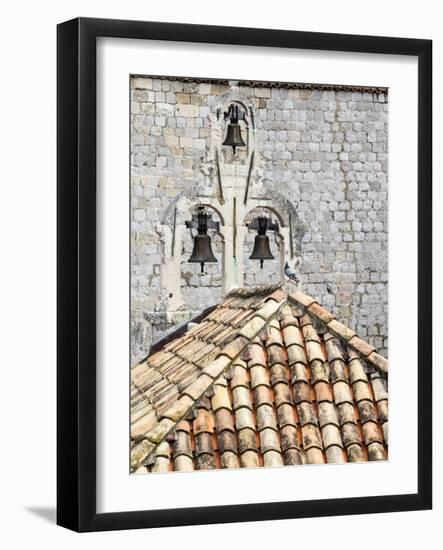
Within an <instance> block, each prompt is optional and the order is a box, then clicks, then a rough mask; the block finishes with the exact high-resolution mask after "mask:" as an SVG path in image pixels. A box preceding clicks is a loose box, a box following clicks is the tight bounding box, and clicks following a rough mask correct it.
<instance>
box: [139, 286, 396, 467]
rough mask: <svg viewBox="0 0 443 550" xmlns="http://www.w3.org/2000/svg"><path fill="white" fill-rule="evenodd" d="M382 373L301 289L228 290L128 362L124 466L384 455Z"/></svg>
mask: <svg viewBox="0 0 443 550" xmlns="http://www.w3.org/2000/svg"><path fill="white" fill-rule="evenodd" d="M387 374H388V363H387V360H386V359H385V358H384V357H382V356H381V355H379V354H378V353H377V352H376V350H375V349H374V348H373V347H372V346H370V345H369V344H368V343H367V342H365V341H364V340H362V339H361V338H359V337H358V336H357V335H356V334H355V333H354V332H353V331H352V330H350V329H349V328H347V327H346V326H345V325H343V324H341V323H340V322H338V321H337V320H336V319H335V318H334V316H333V315H332V314H331V313H330V312H329V311H327V310H326V309H324V308H323V307H321V305H320V304H318V303H317V302H316V301H315V300H314V299H313V298H311V297H310V296H307V295H306V294H304V293H303V292H301V291H300V290H297V291H295V292H286V291H284V290H283V289H282V288H276V287H266V288H263V287H261V288H257V289H242V290H237V291H235V292H233V293H231V294H230V295H228V297H227V298H226V299H225V300H224V301H223V302H222V303H221V304H220V305H219V306H218V307H217V308H216V309H215V310H214V311H212V312H211V313H210V314H209V315H208V316H207V317H205V318H204V319H203V320H202V321H201V322H200V323H199V324H197V325H196V326H194V327H193V328H191V329H190V330H188V331H187V332H185V333H184V334H183V335H182V336H181V337H179V338H177V339H175V340H173V341H171V342H169V343H168V344H167V345H165V346H164V347H163V349H161V350H159V351H157V352H156V353H154V354H153V355H151V356H150V357H148V359H147V360H145V361H143V362H142V363H139V364H138V365H136V366H135V367H133V369H132V376H131V379H132V387H131V469H132V471H135V472H136V473H145V472H148V471H152V472H163V471H171V470H194V469H198V470H201V469H208V468H238V467H258V466H283V465H291V464H304V463H315V464H319V463H326V462H347V461H365V460H385V459H386V458H387V444H388V394H387Z"/></svg>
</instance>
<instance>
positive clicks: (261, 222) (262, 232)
mask: <svg viewBox="0 0 443 550" xmlns="http://www.w3.org/2000/svg"><path fill="white" fill-rule="evenodd" d="M257 221H258V233H257V235H256V236H255V241H254V249H253V251H252V254H251V255H250V256H249V259H250V260H260V268H261V269H263V260H273V259H274V256H273V255H272V252H271V249H270V247H269V237H268V236H267V235H266V229H267V227H268V219H267V218H265V217H264V216H259V217H258V218H257Z"/></svg>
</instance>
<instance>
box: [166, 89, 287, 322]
mask: <svg viewBox="0 0 443 550" xmlns="http://www.w3.org/2000/svg"><path fill="white" fill-rule="evenodd" d="M214 99H215V100H216V101H215V102H214V104H213V108H212V111H211V112H210V114H209V115H208V119H207V124H208V128H209V140H208V142H209V146H208V149H207V150H206V152H205V157H204V159H203V162H202V165H203V167H202V169H201V171H202V173H201V177H200V180H201V181H200V182H199V184H196V185H194V186H192V187H191V188H187V189H185V190H184V191H183V192H182V193H180V194H179V195H178V196H176V197H175V198H174V199H173V200H172V201H171V203H170V204H169V206H168V208H167V209H166V211H165V212H164V215H163V218H162V221H161V223H160V224H159V226H158V228H157V232H158V233H159V235H160V237H161V241H162V244H163V257H162V265H161V287H162V295H163V301H166V303H167V308H166V309H167V314H168V316H169V317H170V321H171V322H173V321H174V322H175V323H177V322H179V321H185V320H186V319H187V318H189V313H188V308H187V306H186V301H185V299H184V297H183V295H182V291H181V286H180V277H181V269H182V263H183V261H186V262H190V263H191V264H192V263H194V264H195V263H196V264H200V268H201V270H199V271H200V276H202V277H204V276H205V266H206V264H207V263H211V264H212V263H214V262H218V263H217V264H216V267H217V272H218V273H219V274H220V275H221V295H222V296H224V295H226V294H227V293H228V292H229V291H230V290H232V289H233V288H238V287H243V286H244V273H245V265H244V248H245V246H246V237H247V235H248V232H250V231H251V230H253V231H255V232H256V233H257V234H256V237H255V246H254V250H253V251H252V254H251V255H250V256H249V258H250V259H251V260H257V261H259V262H260V264H261V266H263V263H264V262H277V261H278V262H279V270H278V273H279V277H280V280H283V278H284V265H285V262H286V261H289V263H290V264H291V265H293V264H294V263H295V262H296V260H297V254H298V251H297V246H296V243H295V239H294V231H293V226H294V224H295V223H296V219H297V212H296V207H295V206H294V204H293V203H292V201H291V200H290V198H289V197H286V196H284V195H282V194H281V193H279V192H277V191H276V189H275V187H276V183H277V182H273V181H269V179H266V178H265V177H264V170H263V166H262V160H261V155H260V151H259V148H258V147H257V121H256V117H255V107H254V99H253V98H250V97H248V96H246V95H245V94H243V93H241V92H240V90H239V88H238V86H237V83H236V82H232V81H231V82H230V89H229V91H228V92H226V93H225V94H222V95H220V96H217V97H215V98H214ZM185 231H191V234H192V238H193V248H192V253H191V254H190V255H188V257H186V258H183V254H182V251H183V239H184V238H185ZM215 235H217V236H218V237H219V238H220V240H221V243H222V252H221V258H220V260H217V258H216V257H215V256H214V253H213V250H212V240H213V238H214V236H215ZM270 237H272V238H273V241H272V242H273V243H274V241H275V245H274V244H273V246H274V250H275V249H277V251H278V259H277V258H276V257H274V255H273V254H272V252H271V250H270V244H269V243H270V241H269V238H270ZM275 247H276V248H275ZM273 282H278V281H276V280H274V281H273ZM196 292H198V290H196ZM207 305H211V304H209V303H208V304H207ZM187 316H188V317H187ZM181 317H182V318H181Z"/></svg>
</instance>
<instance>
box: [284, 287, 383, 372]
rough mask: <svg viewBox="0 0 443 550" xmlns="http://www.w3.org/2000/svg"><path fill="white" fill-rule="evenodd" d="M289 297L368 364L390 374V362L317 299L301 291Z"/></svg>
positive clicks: (291, 293)
mask: <svg viewBox="0 0 443 550" xmlns="http://www.w3.org/2000/svg"><path fill="white" fill-rule="evenodd" d="M288 297H289V300H291V301H293V302H296V303H297V304H298V305H301V306H302V307H303V308H304V309H305V311H306V312H307V313H308V314H309V315H311V316H312V317H314V318H315V319H317V320H318V321H320V322H321V323H322V324H323V325H324V326H325V327H326V328H327V330H328V331H329V332H331V333H332V334H334V336H337V337H338V338H340V339H341V340H343V341H344V342H345V343H346V345H347V346H349V347H350V348H352V349H353V350H354V351H355V352H357V353H358V354H359V355H360V356H361V357H362V358H363V359H364V360H365V361H366V362H367V363H370V364H371V365H372V366H374V367H375V368H376V369H377V370H379V371H381V372H382V373H383V374H385V375H387V374H388V360H387V359H386V358H385V357H383V356H382V355H380V354H379V353H378V352H377V350H376V348H375V347H374V346H372V345H371V344H369V343H368V342H367V341H366V340H363V338H361V337H360V336H358V334H357V333H356V332H355V331H353V330H352V329H350V328H349V327H347V326H346V325H344V324H343V323H340V322H339V321H337V319H336V318H335V315H333V313H331V312H330V311H329V310H327V309H326V308H324V307H323V306H321V305H320V304H319V303H318V302H317V300H315V298H313V297H312V296H309V294H305V293H304V292H302V291H301V290H300V289H297V290H296V291H295V292H288Z"/></svg>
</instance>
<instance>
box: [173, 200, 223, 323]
mask: <svg viewBox="0 0 443 550" xmlns="http://www.w3.org/2000/svg"><path fill="white" fill-rule="evenodd" d="M199 207H204V208H205V209H207V210H208V211H209V212H210V213H211V214H212V217H213V219H214V221H217V222H218V223H219V229H218V230H216V229H209V230H208V234H209V236H210V237H211V248H212V251H213V253H214V255H215V257H216V258H217V263H208V264H205V269H204V273H201V269H200V264H195V263H190V262H189V256H190V255H191V252H192V248H193V235H195V231H192V232H191V230H190V229H187V228H186V229H183V232H182V239H181V249H180V292H181V296H182V298H183V301H184V303H185V304H186V307H187V308H188V309H189V311H190V312H191V313H192V315H191V317H192V316H195V315H197V314H198V313H200V312H201V311H202V310H204V309H205V308H206V307H208V306H211V305H214V304H215V303H218V302H220V300H221V297H222V286H223V280H222V273H223V268H224V262H225V259H224V258H225V238H224V234H223V232H222V231H220V229H221V228H222V227H223V226H224V223H225V221H224V218H223V215H222V213H221V212H220V210H219V209H218V208H217V207H216V206H214V205H213V204H211V203H209V202H205V201H201V200H199V199H195V200H194V201H192V204H189V207H188V219H190V218H191V215H192V214H193V213H195V212H196V210H197V209H198V208H199Z"/></svg>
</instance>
